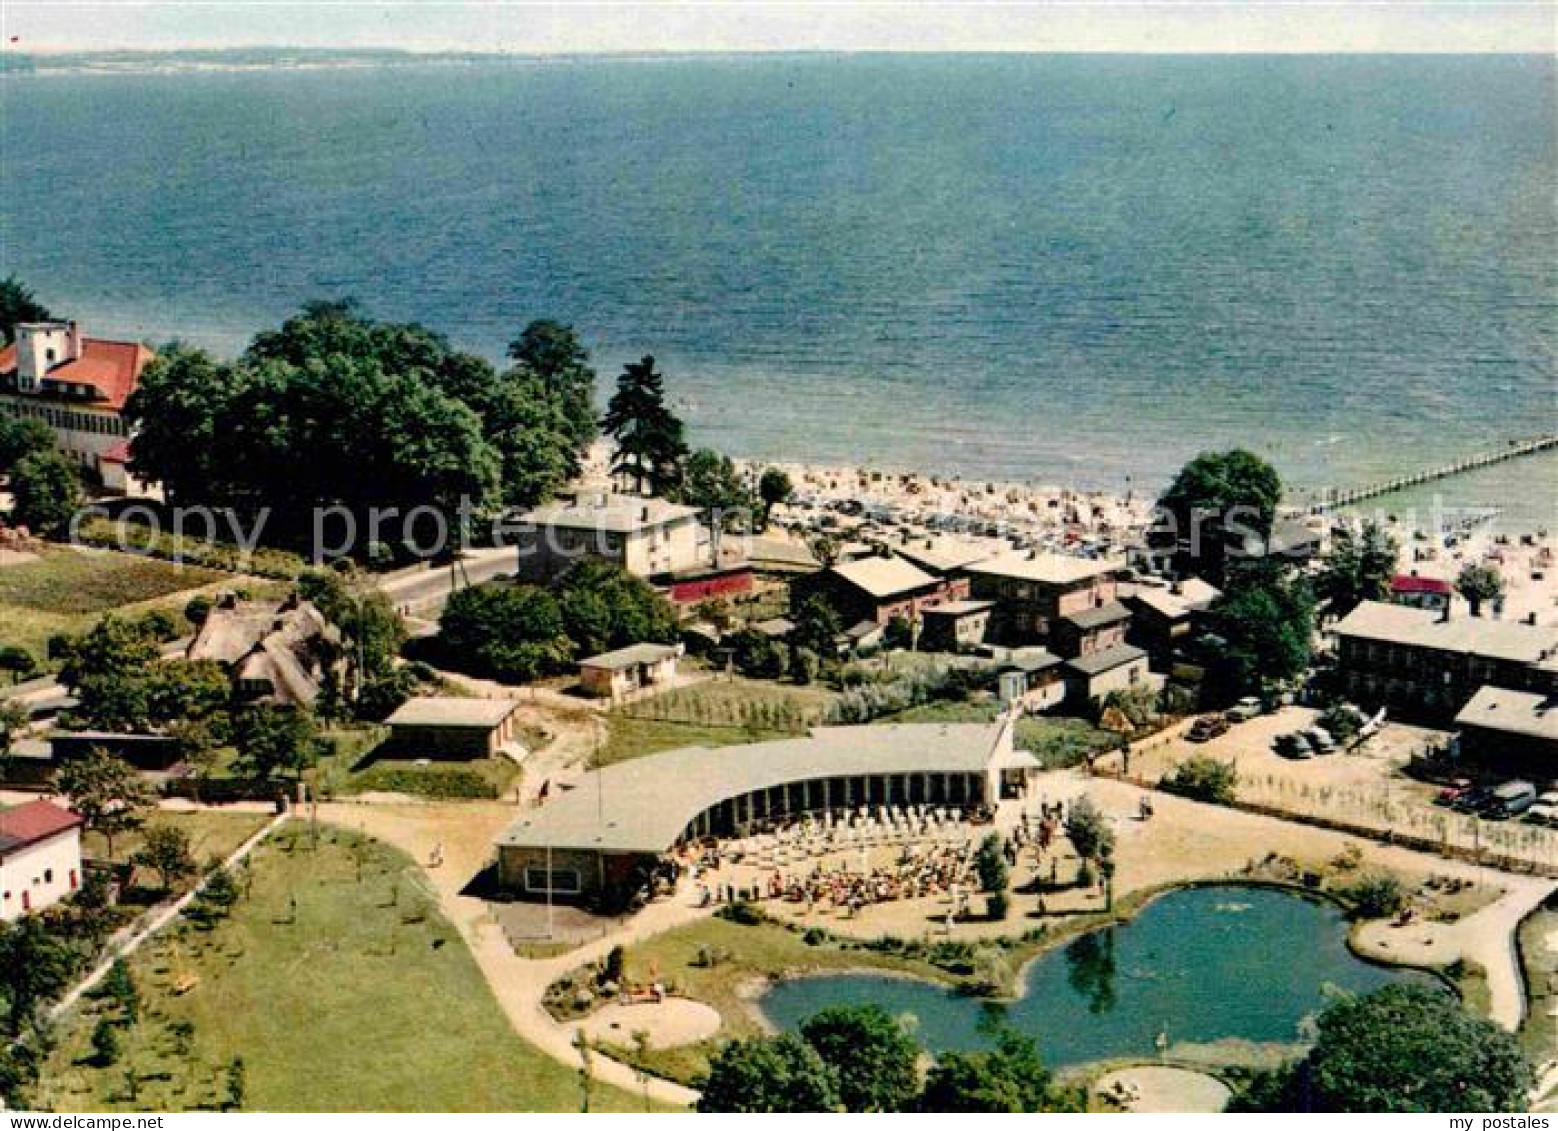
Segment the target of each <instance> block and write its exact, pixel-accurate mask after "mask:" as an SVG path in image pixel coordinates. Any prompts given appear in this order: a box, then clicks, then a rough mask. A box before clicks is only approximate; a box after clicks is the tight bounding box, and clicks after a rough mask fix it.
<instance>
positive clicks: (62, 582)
mask: <svg viewBox="0 0 1558 1131" xmlns="http://www.w3.org/2000/svg"><path fill="white" fill-rule="evenodd" d="M219 582H222V583H225V584H226V585H228V586H232V585H239V584H243V582H242V581H241V579H238V578H235V577H233V575H231V574H224V573H217V572H215V571H214V570H209V569H198V568H195V567H192V566H179V565H173V564H172V563H169V562H162V561H157V560H155V559H152V558H141V557H135V556H133V555H130V554H116V553H111V552H108V551H97V550H92V551H77V550H71V549H66V548H64V547H58V546H50V547H47V548H45V550H44V551H43V554H42V556H41V557H39V559H38V560H37V561H32V562H21V563H18V564H16V565H9V566H6V567H4V568H3V569H0V642H4V643H6V644H19V645H21V646H22V647H24V648H26V649H27V650H28V651H30V652H31V653H32V654H33V656H34V658H36V659H37V660H38V662H39V663H40V664H42V663H44V662H45V652H46V649H47V645H48V640H49V637H50V636H53V635H54V634H55V633H59V632H80V631H82V630H84V629H86V628H88V627H90V626H91V625H92V623H93V622H94V621H96V620H97V618H98V617H99V616H101V615H102V614H103V613H106V612H109V611H113V610H120V609H126V610H131V611H137V612H142V611H146V610H149V609H153V608H163V607H166V608H169V609H170V610H171V611H173V612H175V613H177V612H180V611H182V609H183V606H184V604H185V603H186V602H187V601H188V599H189V597H190V596H191V595H192V592H191V591H193V590H196V589H201V588H204V587H207V586H212V585H216V584H217V583H219ZM175 595H176V596H175Z"/></svg>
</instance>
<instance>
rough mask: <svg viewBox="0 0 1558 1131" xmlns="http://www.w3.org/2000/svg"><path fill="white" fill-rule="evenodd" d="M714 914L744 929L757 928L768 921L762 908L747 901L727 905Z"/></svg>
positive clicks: (741, 900)
mask: <svg viewBox="0 0 1558 1131" xmlns="http://www.w3.org/2000/svg"><path fill="white" fill-rule="evenodd" d="M714 914H715V915H717V916H718V917H719V918H721V919H724V920H727V921H728V922H731V923H736V924H739V925H740V926H743V927H755V926H757V925H758V924H759V923H765V922H767V921H768V916H767V915H765V914H764V913H763V909H762V908H761V907H759V906H757V904H755V903H751V902H748V901H747V900H745V899H740V900H737V901H736V902H735V903H727V904H726V905H725V906H724V907H721V908H720V909H719V910H718V911H716V912H715V913H714Z"/></svg>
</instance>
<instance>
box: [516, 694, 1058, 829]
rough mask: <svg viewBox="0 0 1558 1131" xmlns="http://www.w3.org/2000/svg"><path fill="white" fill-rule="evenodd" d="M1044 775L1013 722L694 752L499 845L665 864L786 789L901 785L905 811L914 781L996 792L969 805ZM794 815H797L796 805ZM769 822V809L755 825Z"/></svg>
mask: <svg viewBox="0 0 1558 1131" xmlns="http://www.w3.org/2000/svg"><path fill="white" fill-rule="evenodd" d="M1038 769H1039V763H1038V761H1037V760H1036V759H1035V758H1034V757H1033V756H1032V755H1031V754H1028V753H1027V752H1025V751H1019V750H1014V749H1013V747H1012V725H1011V722H1010V720H1009V719H1005V718H1003V719H1001V720H999V721H997V722H994V723H946V724H937V723H926V724H908V723H905V724H897V725H891V726H855V727H818V728H817V729H815V730H813V731H812V732H811V733H810V734H808V735H805V736H802V737H797V738H792V739H784V740H781V741H778V742H759V743H753V744H751V745H746V746H723V747H717V748H712V749H711V748H708V747H703V746H689V747H684V748H682V749H679V750H668V751H666V752H665V753H663V754H653V755H648V756H646V757H643V758H637V759H634V760H632V761H629V762H619V763H617V764H616V765H612V766H607V767H605V768H604V769H601V770H597V771H594V772H592V773H589V774H586V775H585V777H584V778H583V779H582V780H581V781H580V782H579V784H578V785H577V786H576V787H575V788H574V789H572V790H570V791H568V792H567V793H564V794H562V795H561V796H558V797H556V798H555V799H554V800H552V801H549V802H547V803H546V804H545V805H543V806H542V807H541V808H539V809H536V810H534V811H533V812H530V813H527V814H526V815H525V816H523V817H521V818H520V819H519V820H517V821H515V822H514V823H513V824H512V825H510V826H509V827H508V829H507V830H506V831H505V832H504V833H503V835H502V836H501V837H499V838H498V842H497V843H498V846H499V848H500V849H501V848H504V847H511V848H546V847H550V848H553V849H582V850H586V851H597V852H607V853H643V854H658V853H663V852H666V851H668V850H670V849H671V848H673V847H674V846H675V845H676V844H677V843H678V842H680V841H681V840H683V839H684V838H685V837H687V836H688V835H690V834H692V833H694V832H696V831H697V830H696V829H695V827H694V826H695V822H697V821H698V818H699V817H700V816H702V815H703V814H705V813H708V812H709V811H711V810H714V809H716V808H717V807H719V806H721V805H724V804H725V803H727V802H732V801H736V800H738V799H740V798H743V797H746V796H748V795H753V794H761V793H763V792H764V791H769V790H775V789H778V788H779V787H789V786H804V785H805V783H807V782H814V783H815V782H819V781H828V780H830V779H851V778H854V779H864V778H871V779H883V778H886V779H897V780H899V781H900V782H901V783H902V788H903V789H904V790H905V794H904V795H903V796H897V795H892V796H893V800H894V801H895V802H896V803H903V802H907V801H909V800H910V799H911V797H912V796H913V793H914V788H913V787H912V786H911V785H910V784H909V783H910V781H911V780H912V779H919V780H920V782H921V783H922V785H923V784H924V783H928V782H929V781H930V780H932V779H938V778H941V776H942V775H953V776H957V777H961V778H963V779H964V780H966V779H967V778H969V777H972V776H978V777H980V778H983V779H984V780H985V781H987V782H989V783H991V784H990V786H989V787H988V790H981V795H980V796H977V797H972V796H971V797H968V798H967V800H969V801H980V800H991V801H993V800H994V793H993V790H994V788H995V782H996V780H997V775H999V774H1000V773H1001V772H1002V771H1019V772H1024V773H1031V772H1036V771H1037V770H1038ZM943 781H944V779H943ZM814 788H815V787H814ZM815 797H816V799H818V800H820V799H822V798H823V797H833V798H835V799H837V798H838V797H850V798H851V803H854V801H855V800H859V801H861V802H864V800H865V799H864V798H858V797H856V796H855V795H853V794H852V793H846V792H843V791H842V790H841V791H838V792H829V793H824V791H821V790H818V791H816V794H815ZM824 807H825V806H824V805H820V804H811V805H808V806H805V808H808V809H812V810H815V809H821V808H824ZM833 807H835V808H837V807H839V806H838V805H837V804H835V805H834V806H833ZM785 808H786V810H787V811H789V812H794V811H795V810H796V807H795V806H794V805H787V806H786V807H785ZM767 813H768V809H767V808H766V806H765V808H764V812H763V813H761V814H755V816H757V817H761V816H763V815H766V814H767Z"/></svg>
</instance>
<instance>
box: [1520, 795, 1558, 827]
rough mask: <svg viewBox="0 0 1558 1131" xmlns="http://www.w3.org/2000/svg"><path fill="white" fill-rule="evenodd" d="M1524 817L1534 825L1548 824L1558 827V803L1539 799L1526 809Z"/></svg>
mask: <svg viewBox="0 0 1558 1131" xmlns="http://www.w3.org/2000/svg"><path fill="white" fill-rule="evenodd" d="M1543 796H1547V795H1546V794H1544V795H1543ZM1524 819H1525V820H1527V821H1530V822H1531V823H1532V824H1533V825H1547V826H1549V827H1550V828H1555V829H1558V803H1554V802H1548V801H1541V800H1538V801H1537V802H1536V804H1534V805H1532V806H1531V808H1529V809H1527V810H1526V811H1525V817H1524Z"/></svg>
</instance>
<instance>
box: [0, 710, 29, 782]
mask: <svg viewBox="0 0 1558 1131" xmlns="http://www.w3.org/2000/svg"><path fill="white" fill-rule="evenodd" d="M30 721H31V716H30V715H28V713H27V708H26V707H24V706H22V705H21V704H20V703H18V702H16V701H15V700H14V699H0V756H4V755H8V754H10V753H11V744H12V743H13V742H14V741H15V739H16V736H17V735H19V734H20V733H21V732H22V731H24V730H25V729H26V728H27V724H28V723H29V722H30ZM0 777H4V775H3V774H0Z"/></svg>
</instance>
